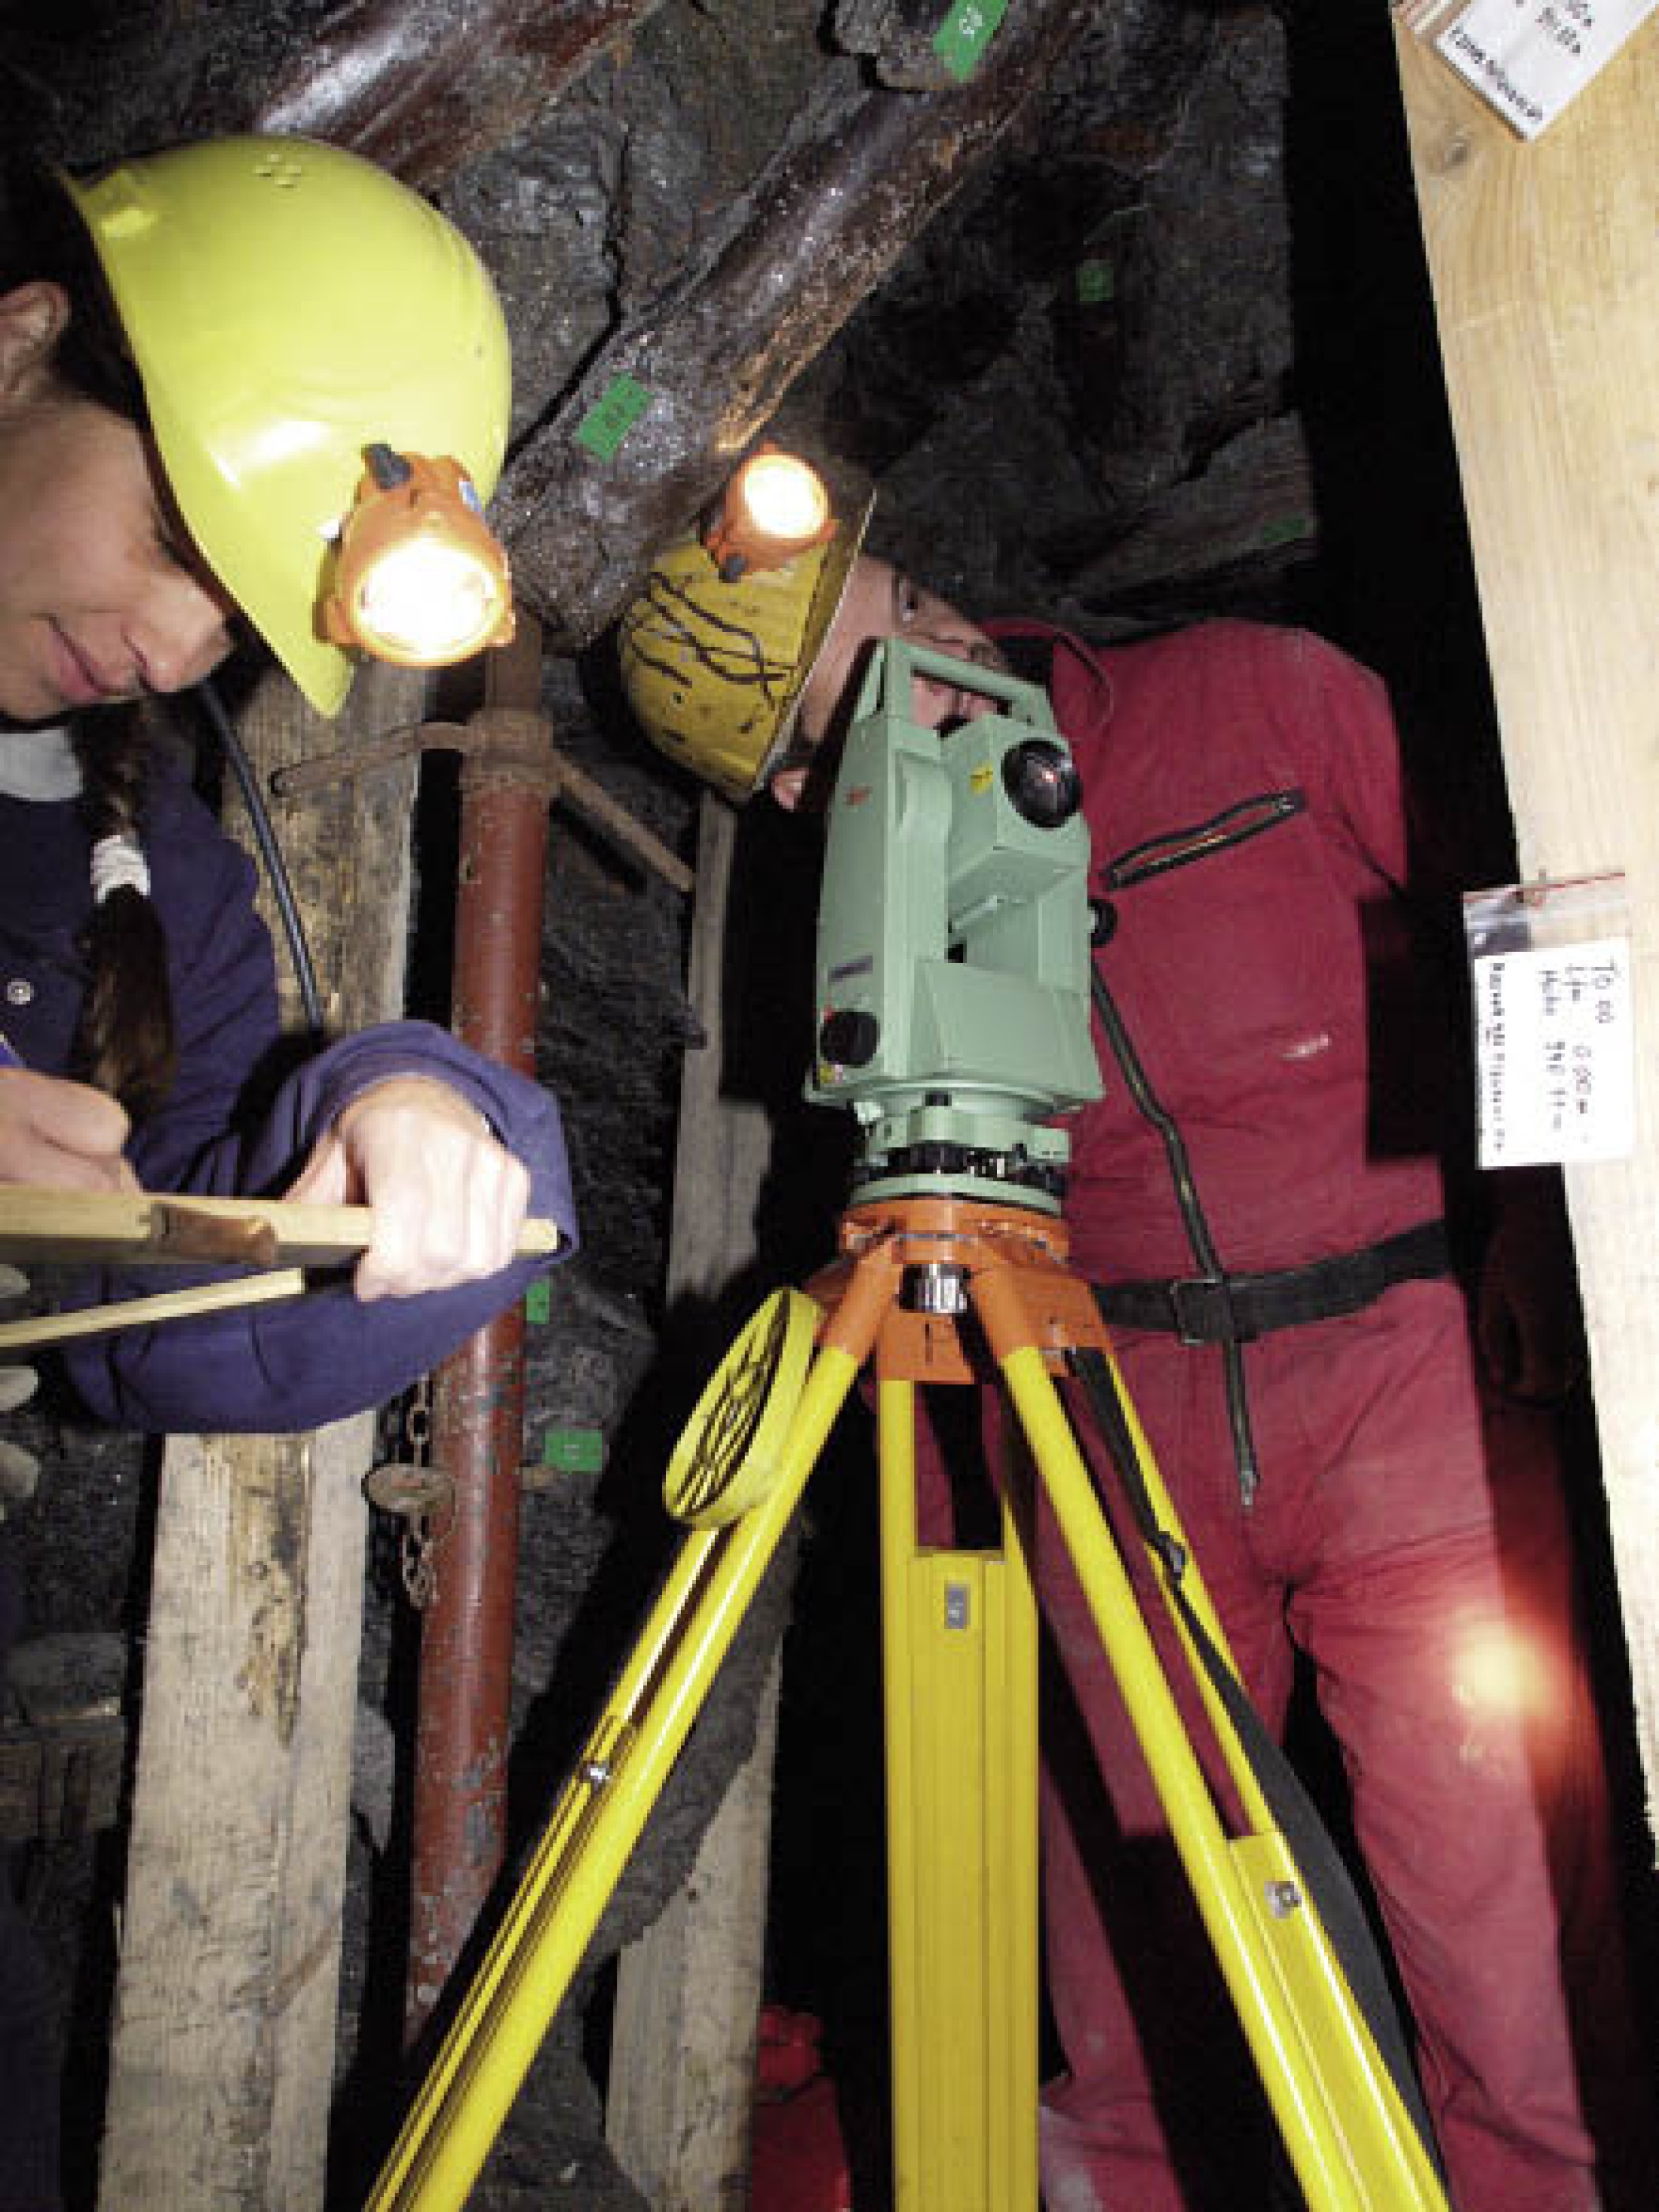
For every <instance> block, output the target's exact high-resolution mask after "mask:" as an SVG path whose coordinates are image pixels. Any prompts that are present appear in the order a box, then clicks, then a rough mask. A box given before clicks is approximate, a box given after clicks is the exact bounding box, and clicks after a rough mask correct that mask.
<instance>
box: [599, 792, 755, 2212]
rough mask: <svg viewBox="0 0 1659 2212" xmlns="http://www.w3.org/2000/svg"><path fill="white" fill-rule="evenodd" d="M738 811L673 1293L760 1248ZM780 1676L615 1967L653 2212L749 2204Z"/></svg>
mask: <svg viewBox="0 0 1659 2212" xmlns="http://www.w3.org/2000/svg"><path fill="white" fill-rule="evenodd" d="M736 828H737V817H735V815H734V814H733V813H732V809H731V808H730V807H729V806H728V805H726V802H725V800H724V799H717V798H715V797H714V796H713V795H712V794H707V795H705V797H704V799H703V801H702V816H701V820H700V828H699V835H698V842H697V898H696V908H695V909H694V913H693V917H692V929H691V957H690V975H689V977H688V980H687V991H686V995H687V997H688V998H689V999H690V1002H691V1005H692V1007H693V1009H694V1010H695V1012H696V1016H697V1020H698V1024H699V1027H700V1028H701V1029H702V1033H703V1035H704V1036H705V1037H706V1038H707V1039H708V1042H707V1043H706V1044H705V1045H704V1047H703V1048H702V1050H701V1051H698V1052H693V1053H690V1054H687V1056H686V1060H685V1072H684V1076H683V1078H682V1079H681V1085H680V1123H679V1140H678V1148H677V1152H676V1156H675V1167H674V1205H673V1215H672V1219H671V1227H670V1234H669V1256H668V1282H667V1289H668V1296H669V1301H670V1304H672V1303H673V1301H674V1300H675V1299H676V1298H681V1297H687V1298H703V1299H709V1300H713V1299H714V1298H715V1297H718V1295H719V1293H720V1291H722V1290H723V1289H725V1287H726V1285H728V1284H729V1283H730V1282H731V1281H732V1279H733V1278H734V1277H735V1276H737V1275H738V1274H739V1273H741V1272H742V1270H743V1268H744V1267H745V1266H746V1265H747V1264H749V1263H750V1261H752V1260H753V1258H754V1256H755V1249H756V1237H755V1217H756V1212H757V1206H758V1204H759V1199H760V1190H761V1185H762V1182H763V1180H764V1177H765V1175H766V1171H767V1169H768V1167H769V1164H770V1161H771V1157H772V1141H773V1140H772V1129H771V1124H770V1122H769V1120H768V1117H767V1115H766V1112H765V1109H764V1108H763V1106H762V1105H761V1104H760V1103H758V1102H757V1101H756V1100H753V1099H738V1098H732V1097H728V1096H726V1095H725V1092H724V1089H723V1084H722V1076H723V1072H724V1071H723V1065H722V1054H721V1050H720V1040H721V1037H722V1036H723V1035H724V1033H725V1018H726V1016H725V1012H724V1009H723V1006H722V992H721V977H722V968H723V962H724V957H725V950H726V906H727V894H728V891H729V889H730V884H731V878H732V858H733V852H734V848H735V843H736ZM777 1699H778V1674H777V1668H776V1667H775V1666H774V1667H773V1668H771V1669H769V1673H768V1674H767V1677H766V1680H765V1684H764V1686H763V1690H762V1692H761V1699H760V1707H759V1711H758V1712H757V1717H756V1725H755V1748H754V1750H753V1752H752V1753H750V1757H749V1759H747V1760H746V1761H745V1762H744V1765H742V1766H741V1767H740V1768H739V1769H738V1771H737V1773H736V1774H735V1775H734V1776H733V1777H732V1783H731V1786H730V1787H729V1789H728V1790H727V1791H726V1797H725V1800H724V1802H722V1804H721V1806H720V1810H719V1812H718V1813H717V1814H716V1815H715V1817H714V1820H713V1821H712V1822H711V1823H710V1825H709V1827H708V1832H707V1833H706V1834H705V1835H704V1837H703V1839H702V1844H700V1846H699V1847H698V1851H697V1857H696V1864H695V1865H694V1867H693V1868H692V1870H691V1873H690V1876H689V1878H688V1880H687V1881H686V1883H685V1886H684V1888H683V1889H682V1890H681V1891H680V1892H679V1893H678V1896H676V1897H674V1898H672V1899H671V1900H670V1901H669V1904H668V1905H667V1907H666V1909H665V1911H663V1912H662V1913H661V1914H659V1917H658V1918H657V1919H656V1920H655V1921H654V1922H653V1924H652V1926H651V1927H650V1928H648V1929H647V1930H646V1932H645V1934H644V1935H643V1936H641V1937H640V1939H639V1941H638V1942H635V1943H630V1944H629V1946H628V1948H626V1949H625V1950H624V1951H623V1954H622V1956H621V1959H620V1960H619V1961H618V1963H617V2005H616V2016H615V2022H614V2026H613V2028H612V2033H611V2073H610V2081H609V2086H608V2093H607V2098H606V2104H605V2137H606V2140H607V2142H609V2143H610V2145H611V2148H612V2150H613V2151H615V2153H616V2154H617V2161H618V2163H619V2164H620V2165H621V2166H622V2167H623V2171H624V2172H626V2173H627V2174H628V2175H629V2179H631V2180H632V2181H633V2182H634V2183H635V2186H636V2187H637V2188H638V2189H639V2190H640V2191H641V2194H642V2195H643V2197H645V2199H646V2201H647V2203H649V2204H650V2205H651V2206H652V2208H653V2212H742V2208H743V2207H744V2206H745V2205H746V2204H747V2203H748V2202H749V2143H750V2118H751V2114H752V2112H753V2106H754V2087H755V2043H756V2034H757V2027H758V2022H759V2015H760V2002H761V1970H762V1964H763V1952H764V1949H765V1938H766V1881H767V1863H768V1855H769V1849H770V1843H771V1826H772V1762H773V1756H774V1747H775V1741H776V1735H777Z"/></svg>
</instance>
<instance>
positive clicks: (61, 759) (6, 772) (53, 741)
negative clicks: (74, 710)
mask: <svg viewBox="0 0 1659 2212" xmlns="http://www.w3.org/2000/svg"><path fill="white" fill-rule="evenodd" d="M80 791H81V763H80V762H79V761H77V760H76V757H75V747H74V746H73V745H72V744H70V733H69V731H68V729H67V728H66V727H64V726H63V725H61V724H58V725H56V726H50V727H48V728H46V729H29V730H8V729H5V728H3V727H0V794H3V795H4V796H5V797H6V798H8V799H75V798H77V797H78V796H79V794H80Z"/></svg>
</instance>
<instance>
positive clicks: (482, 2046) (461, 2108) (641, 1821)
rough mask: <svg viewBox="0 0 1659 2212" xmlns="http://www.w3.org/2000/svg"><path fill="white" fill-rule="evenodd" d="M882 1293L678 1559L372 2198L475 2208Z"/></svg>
mask: <svg viewBox="0 0 1659 2212" xmlns="http://www.w3.org/2000/svg"><path fill="white" fill-rule="evenodd" d="M883 1298H884V1289H883V1287H882V1286H881V1285H878V1284H876V1283H875V1282H874V1281H873V1279H872V1280H871V1281H869V1282H866V1281H865V1280H864V1279H862V1278H860V1277H858V1276H855V1277H854V1281H853V1284H852V1285H851V1286H850V1288H849V1290H848V1295H847V1297H846V1299H845V1300H844V1301H843V1304H842V1306H841V1308H840V1309H839V1310H837V1312H836V1315H835V1316H834V1317H833V1319H832V1321H831V1322H830V1323H829V1326H828V1329H827V1331H826V1339H825V1340H824V1341H823V1343H822V1344H821V1346H820V1348H819V1350H818V1352H817V1355H816V1357H815V1358H814V1359H813V1362H812V1365H811V1370H810V1372H809V1373H808V1375H807V1377H806V1381H805V1387H804V1388H803V1389H802V1392H801V1395H800V1399H799V1405H798V1407H797V1408H796V1411H795V1413H794V1417H793V1420H792V1421H791V1423H790V1425H789V1428H788V1431H787V1436H786V1437H785V1438H784V1441H783V1443H782V1445H781V1449H780V1451H779V1454H778V1461H777V1472H776V1475H775V1480H774V1482H773V1485H772V1487H771V1488H770V1489H769V1491H768V1492H767V1493H766V1495H765V1496H764V1497H763V1498H760V1499H759V1500H758V1502H757V1503H756V1504H753V1505H751V1506H750V1508H749V1510H747V1511H746V1512H744V1514H743V1515H742V1516H741V1517H740V1518H739V1519H738V1520H736V1521H733V1522H729V1523H727V1524H726V1525H725V1526H723V1527H718V1528H707V1529H698V1530H696V1532H695V1533H694V1534H691V1535H690V1536H689V1537H688V1538H687V1539H686V1541H685V1542H684V1545H683V1546H682V1547H681V1549H680V1553H679V1554H678V1558H677V1559H676V1561H675V1564H674V1565H673V1566H672V1568H671V1570H670V1571H669V1575H668V1578H667V1580H666V1582H665V1584H664V1586H663V1589H662V1593H661V1595H660V1596H659V1598H658V1600H657V1602H656V1605H655V1607H653V1611H652V1613H651V1616H650V1618H649V1620H647V1623H646V1626H645V1629H644V1631H643V1632H642V1634H641V1638H640V1641H639V1642H638V1644H636V1645H635V1649H634V1651H633V1653H632V1655H631V1656H630V1658H629V1662H628V1664H627V1666H626V1668H624V1670H623V1674H622V1677H621V1679H620V1680H619V1681H618V1683H617V1687H616V1690H615V1691H614V1692H613V1694H612V1696H611V1701H610V1703H609V1704H608V1705H607V1706H606V1708H605V1713H604V1715H603V1716H602V1717H601V1718H600V1720H599V1724H598V1726H597V1728H596V1729H594V1731H593V1733H592V1735H591V1736H590V1738H589V1740H588V1742H587V1745H586V1749H585V1751H584V1752H583V1754H582V1756H581V1758H580V1760H579V1762H578V1764H577V1767H576V1771H575V1773H574V1776H573V1778H572V1779H571V1780H570V1782H569V1783H568V1784H567V1785H566V1788H565V1790H564V1793H563V1795H562V1796H561V1798H560V1800H559V1802H558V1803H557V1805H556V1807H555V1808H554V1811H553V1815H552V1818H551V1819H550V1821H549V1823H548V1826H547V1828H546V1830H545V1831H544V1834H543V1837H542V1839H541V1841H540V1843H539V1844H538V1847H537V1850H536V1855H535V1857H534V1858H533V1860H532V1863H531V1865H530V1868H529V1870H528V1872H527V1873H526V1875H525V1878H524V1880H523V1881H522V1882H521V1883H520V1887H519V1890H518V1893H517V1894H516V1895H515V1897H514V1898H513V1903H512V1905H511V1906H510V1907H509V1909H508V1911H507V1917H506V1918H505V1919H504V1920H503V1922H502V1923H501V1929H500V1930H499V1932H498V1933H497V1935H496V1936H495V1941H494V1942H493V1943H492V1944H491V1945H490V1948H489V1953H488V1954H487V1956H486V1958H485V1960H484V1962H483V1966H482V1967H481V1968H480V1969H479V1972H478V1973H477V1978H475V1980H474V1981H473V1983H472V1984H471V1987H470V1988H469V1989H468V1990H467V1992H466V1995H465V1998H464V1999H463V2001H462V2004H461V2008H460V2009H459V2012H458V2014H457V2015H456V2018H455V2021H454V2023H453V2026H452V2027H451V2028H450V2030H449V2033H448V2034H447V2036H446V2037H445V2039H444V2041H443V2044H442V2045H441V2048H440V2050H439V2052H438V2056H437V2057H436V2059H435V2061H434V2063H433V2066H432V2068H431V2070H430V2072H429V2073H428V2075H427V2078H426V2080H425V2081H424V2082H423V2083H422V2087H421V2090H420V2092H419V2094H418V2096H417V2097H416V2102H415V2104H414V2106H412V2108H411V2110H410V2114H409V2117H408V2118H407V2119H406V2120H405V2122H404V2126H403V2130H402V2131H401V2133H400V2134H399V2136H398V2141H397V2142H396V2143H395V2144H394V2145H393V2147H392V2153H391V2154H390V2156H389V2157H388V2159H387V2160H386V2165H385V2166H383V2168H382V2169H381V2172H380V2178H379V2179H378V2181H377V2182H376V2184H375V2186H374V2192H373V2194H372V2195H371V2196H370V2197H369V2199H368V2207H369V2212H390V2209H391V2208H393V2207H396V2208H398V2209H399V2212H404V2208H415V2207H419V2208H421V2212H453V2209H454V2208H459V2206H461V2205H463V2204H465V2202H466V2199H467V2197H468V2195H469V2194H470V2192H471V2188H472V2185H473V2183H474V2182H475V2181H476V2180H477V2176H478V2173H479V2171H480V2169H481V2168H482V2166H483V2162H484V2160H485V2159H486V2158H487V2157H488V2156H489V2151H490V2149H491V2148H492V2146H493V2145H494V2143H495V2138H496V2136H498V2135H499V2134H500V2132H501V2126H502V2124H503V2122H504V2121H505V2120H506V2118H507V2112H508V2110H509V2109H510V2107H511V2106H512V2103H513V2098H514V2097H515V2096H516V2095H517V2093H518V2091H519V2087H520V2083H521V2082H522V2081H523V2080H524V2077H525V2075H526V2073H527V2072H528V2070H529V2068H530V2063H531V2061H532V2059H533V2058H534V2057H535V2055H536V2052H537V2051H538V2048H539V2047H540V2045H541V2041H542V2039H543V2037H544V2035H545V2034H546V2033H547V2030H548V2027H549V2024H550V2021H552V2018H553V2015H554V2014H555V2013H556V2011H557V2010H558V2008H559V2005H560V2003H561V2002H562V1999H563V1996H564V1993H565V1990H567V1988H568V1986H569V1982H570V1978H571V1976H572V1975H573V1974H574V1972H575V1970H576V1967H577V1966H578V1965H579V1964H580V1960H581V1957H582V1954H583V1952H584V1951H585V1950H586V1948H587V1943H588V1940H589V1938H590V1937H591V1936H592V1932H593V1929H594V1926H595V1924H596V1923H597V1922H598V1920H599V1914H600V1913H601V1911H603V1910H604V1908H605V1902H606V1900H607V1899H609V1897H610V1895H611V1891H612V1890H613V1889H614V1887H616V1884H617V1879H618V1877H619V1876H620V1875H621V1873H622V1870H623V1867H624V1866H625V1865H626V1863H627V1861H628V1857H629V1853H630V1851H631V1850H633V1848H634V1845H635V1843H636V1842H637V1841H638V1838H639V1835H640V1832H641V1829H642V1828H643V1826H645V1822H646V1819H647V1814H649V1812H650V1810H651V1808H652V1806H653V1804H654V1803H655V1802H656V1800H657V1797H658V1796H659V1793H660V1791H661V1790H662V1786H663V1784H664V1783H665V1781H666V1780H667V1778H668V1774H669V1771H670V1769H671V1767H672V1765H673V1763H674V1760H675V1759H676V1758H677V1757H678V1754H679V1752H680V1749H681V1747H682V1746H683V1745H684V1741H685V1739H686V1737H687V1735H689V1734H690V1729H691V1724H692V1723H693V1722H694V1721H695V1719H696V1716H697V1713H698V1711H699V1709H700V1708H701V1705H702V1700H703V1698H704V1696H705V1695H706V1693H707V1691H708V1685H709V1683H710V1681H711V1680H713V1677H714V1672H715V1670H716V1668H718V1667H719V1665H720V1661H721V1659H722V1658H723V1657H724V1656H725V1655H726V1650H727V1647H728V1646H729V1645H730V1644H731V1641H732V1636H733V1635H734V1634H735V1632H736V1631H737V1627H738V1623H739V1621H740V1620H742V1618H743V1614H744V1608H745V1607H746V1606H747V1605H748V1602H749V1600H750V1597H751V1596H752V1595H753V1594H754V1590H755V1588H756V1585H757V1583H758V1582H759V1580H760V1578H761V1576H762V1574H763V1572H764V1571H765V1568H766V1565H767V1564H768V1562H769V1560H770V1559H771V1557H772V1554H773V1553H774V1552H775V1550H776V1548H777V1545H778V1541H779V1539H780V1537H781V1535H782V1533H783V1531H784V1529H785V1528H786V1527H787V1524H788V1522H789V1520H790V1518H791V1516H793V1512H794V1510H795V1507H796V1505H797V1504H798V1503H799V1498H800V1494H801V1492H802V1490H803V1489H804V1487H805V1483H806V1480H807V1477H808V1475H809V1474H811V1470H812V1468H813V1467H814V1466H815V1465H816V1463H817V1459H818V1456H819V1455H820V1453H821V1452H822V1450H823V1444H824V1440H825V1438H826V1437H828V1435H829V1431H830V1429H831V1427H832V1426H833V1425H834V1423H835V1419H836V1414H837V1413H839V1412H840V1410H841V1408H842V1405H843V1404H844V1402H845V1401H846V1398H847V1394H848V1390H849V1389H851V1388H852V1385H853V1382H854V1378H855V1376H857V1374H858V1370H859V1368H860V1365H861V1364H862V1363H863V1359H864V1358H865V1355H866V1352H868V1350H869V1348H870V1346H871V1344H872V1342H873V1341H874V1337H875V1331H876V1328H877V1325H878V1320H879V1315H880V1309H881V1302H882V1300H883Z"/></svg>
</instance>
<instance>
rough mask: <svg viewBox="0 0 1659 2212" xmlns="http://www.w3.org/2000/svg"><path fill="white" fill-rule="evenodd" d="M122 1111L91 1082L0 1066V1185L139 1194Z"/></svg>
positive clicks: (127, 1126)
mask: <svg viewBox="0 0 1659 2212" xmlns="http://www.w3.org/2000/svg"><path fill="white" fill-rule="evenodd" d="M128 1129H129V1124H128V1121H127V1116H126V1113H125V1109H123V1108H122V1107H120V1106H118V1105H117V1104H116V1103H115V1101H114V1099H112V1098H109V1097H106V1096H105V1094H104V1093H103V1092H102V1091H94V1089H93V1088H92V1087H91V1085H89V1084H86V1083H70V1082H66V1081H64V1079H63V1078H61V1077H59V1076H55V1075H36V1074H33V1073H31V1072H30V1071H29V1070H27V1069H26V1068H12V1067H7V1068H0V1182H27V1183H40V1184H45V1185H46V1186H48V1187H49V1188H52V1189H54V1190H137V1188H138V1178H137V1176H136V1175H135V1174H134V1173H133V1171H132V1170H131V1167H130V1166H129V1165H128V1164H127V1161H126V1158H125V1153H124V1152H123V1147H124V1146H125V1144H126V1141H127V1134H128Z"/></svg>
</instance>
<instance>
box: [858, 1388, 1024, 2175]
mask: <svg viewBox="0 0 1659 2212" xmlns="http://www.w3.org/2000/svg"><path fill="white" fill-rule="evenodd" d="M914 1421H915V1385H914V1384H913V1383H908V1382H896V1381H894V1382H884V1383H882V1384H881V1385H880V1389H879V1394H878V1425H879V1436H880V1446H881V1500H882V1503H881V1551H882V1664H883V1672H884V1686H885V1707H884V1712H885V1735H886V1753H887V1892H888V1950H889V1968H888V1971H889V1978H890V1990H891V2015H892V2069H893V2093H892V2117H893V2175H894V2199H895V2204H896V2212H1036V2201H1037V2159H1036V2117H1037V1999H1036V1992H1037V1873H1036V1858H1037V1852H1036V1765H1037V1752H1036V1741H1037V1739H1036V1717H1037V1702H1036V1651H1037V1629H1036V1605H1035V1601H1034V1599H1033V1595H1032V1589H1031V1581H1030V1574H1029V1572H1028V1571H1027V1566H1026V1561H1025V1558H1024V1541H1023V1532H1022V1531H1021V1529H1020V1528H1019V1527H1018V1516H1017V1513H1016V1510H1015V1507H1014V1505H1013V1504H1012V1503H1009V1504H1005V1506H1004V1509H1003V1548H1002V1550H1001V1551H1000V1553H998V1552H991V1551H942V1550H932V1549H923V1548H920V1547H918V1545H917V1542H916V1513H915V1428H914Z"/></svg>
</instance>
